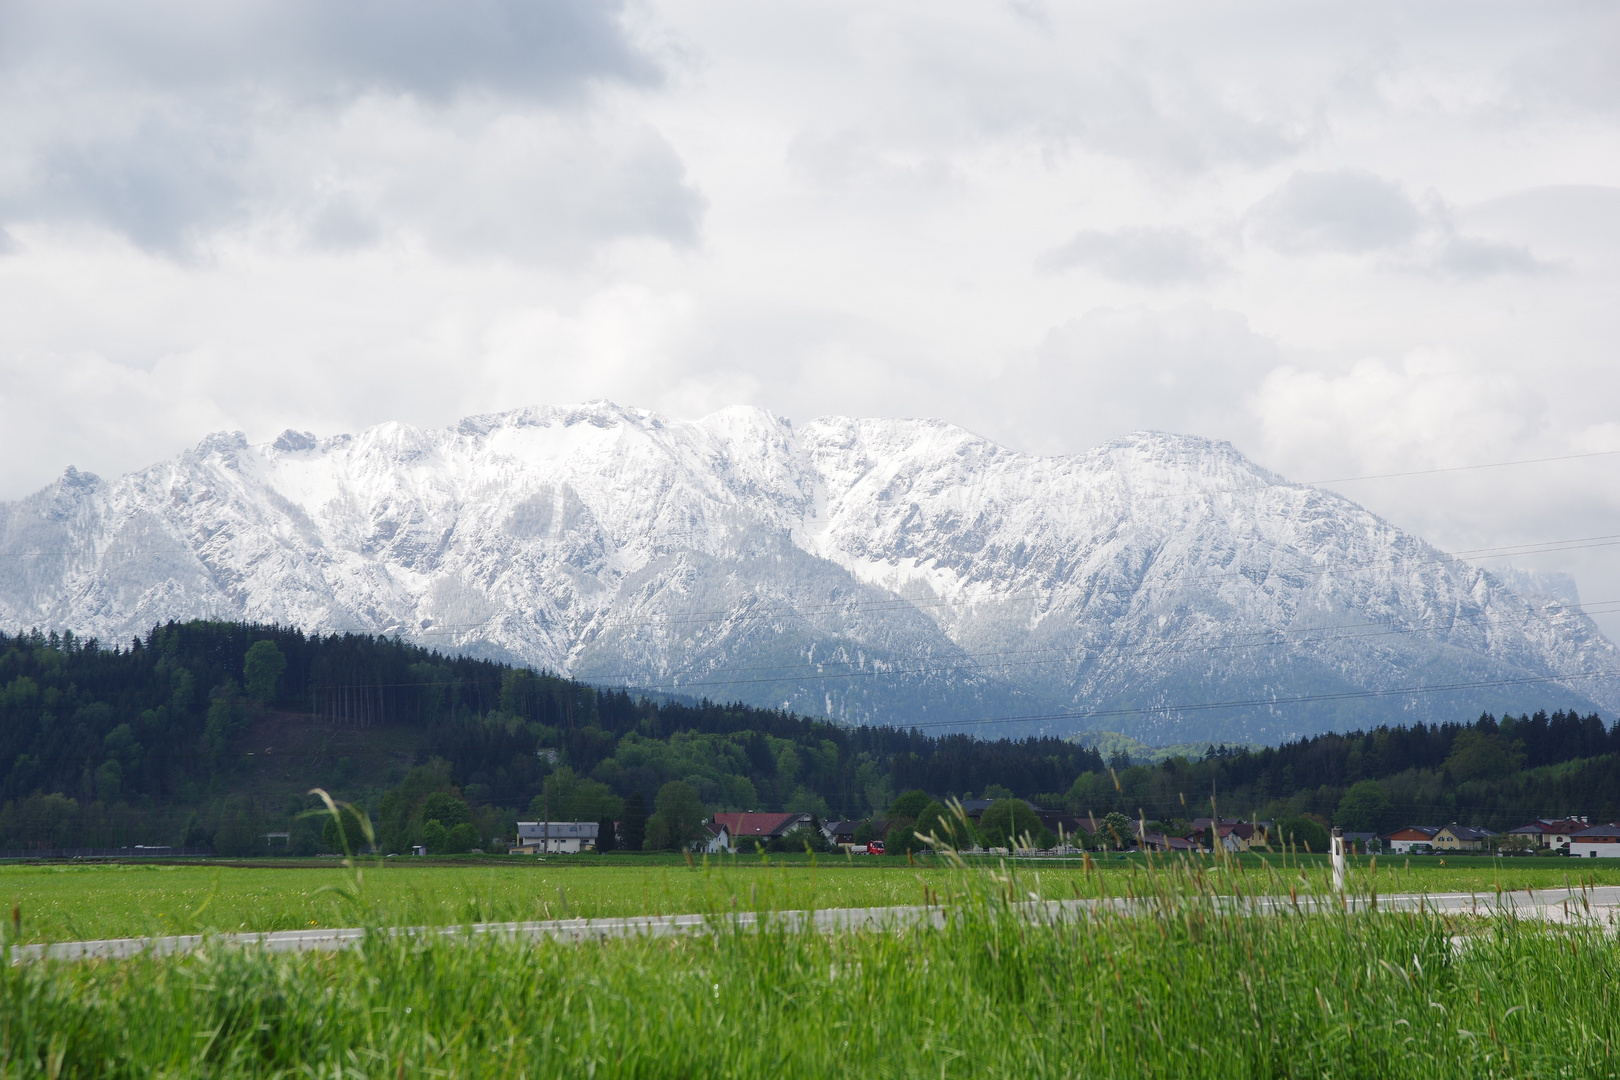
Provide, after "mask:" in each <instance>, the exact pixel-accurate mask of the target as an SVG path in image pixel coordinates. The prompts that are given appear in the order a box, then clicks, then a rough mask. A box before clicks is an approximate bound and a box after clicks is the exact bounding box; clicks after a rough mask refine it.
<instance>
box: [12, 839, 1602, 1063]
mask: <svg viewBox="0 0 1620 1080" xmlns="http://www.w3.org/2000/svg"><path fill="white" fill-rule="evenodd" d="M1246 881H1247V882H1248V883H1249V884H1253V883H1254V882H1253V876H1252V875H1251V876H1250V877H1249V878H1247V879H1244V878H1238V877H1229V876H1226V874H1224V873H1222V872H1220V871H1214V872H1195V871H1192V870H1190V869H1184V870H1182V871H1173V872H1164V871H1160V872H1155V874H1154V875H1153V876H1152V877H1143V878H1139V879H1138V884H1139V885H1141V886H1143V887H1144V888H1145V889H1146V891H1148V892H1149V893H1150V894H1153V895H1156V896H1157V897H1158V899H1159V903H1160V905H1161V906H1160V907H1159V908H1158V911H1157V914H1154V915H1136V916H1123V915H1118V914H1105V915H1100V916H1097V917H1095V918H1093V919H1090V920H1088V921H1086V922H1082V923H1071V924H1066V925H1059V926H1034V925H1029V924H1028V923H1026V922H1024V921H1022V920H1021V919H1019V918H1018V917H1017V915H1016V913H1015V911H1014V910H1013V908H1012V906H1011V904H1012V903H1013V902H1014V901H1017V900H1019V899H1022V898H1024V897H1025V896H1027V895H1028V894H1029V893H1030V892H1032V891H1033V886H1034V881H1033V879H1032V878H1029V877H1027V876H1025V875H1023V874H1003V873H997V872H993V871H985V870H966V871H957V872H953V873H951V876H950V879H949V882H948V885H947V888H946V889H945V890H943V892H944V897H943V899H944V900H945V902H946V904H947V905H948V906H949V907H950V909H951V910H952V911H953V912H954V913H955V918H954V921H953V922H952V924H951V925H950V926H949V927H948V928H947V929H945V930H941V931H935V930H921V931H911V932H906V933H893V934H859V935H843V936H833V937H824V936H821V935H818V934H815V933H813V932H805V933H800V932H787V931H784V930H781V929H776V930H770V929H767V930H766V931H764V932H761V933H739V932H735V931H732V930H729V929H726V928H724V927H723V926H722V927H721V928H720V929H719V932H717V933H716V934H713V935H710V936H700V937H692V938H685V939H677V940H647V939H633V940H622V941H613V942H608V943H605V944H596V945H587V946H579V945H557V944H552V943H545V942H542V943H529V944H525V943H520V942H513V941H501V940H493V939H484V940H478V941H474V942H471V943H459V944H458V943H454V942H449V941H446V940H444V939H443V938H439V937H434V938H429V939H421V938H417V939H413V938H402V937H397V936H388V935H381V934H378V935H373V936H372V937H371V938H370V939H368V941H367V943H366V945H365V946H364V948H363V949H361V950H358V951H355V952H350V953H342V954H331V955H322V954H308V955H302V956H272V955H267V954H263V953H260V952H256V951H243V950H239V949H232V948H225V947H220V946H215V947H211V948H207V949H204V950H203V951H202V952H200V953H197V954H194V955H192V956H188V957H176V958H169V959H151V958H143V959H138V960H134V961H125V962H118V963H84V964H77V965H63V964H24V965H18V966H15V967H13V966H11V965H0V1074H3V1075H4V1076H7V1077H21V1076H34V1075H45V1076H108V1077H123V1076H281V1075H285V1076H291V1075H312V1076H313V1075H320V1076H376V1077H401V1076H412V1077H415V1076H447V1075H448V1076H458V1077H482V1076H502V1077H506V1076H514V1077H515V1076H533V1077H550V1076H559V1077H562V1076H567V1077H575V1076H611V1077H619V1076H628V1077H669V1076H693V1077H696V1076H704V1077H710V1076H713V1077H739V1078H741V1077H748V1078H755V1077H761V1076H771V1077H784V1078H785V1077H801V1076H802V1077H825V1076H851V1077H855V1076H859V1077H912V1076H915V1077H925V1076H926V1077H940V1076H945V1077H952V1076H960V1077H983V1076H993V1077H1162V1076H1174V1077H1414V1078H1422V1080H1444V1078H1449V1077H1497V1076H1501V1077H1564V1076H1568V1077H1604V1076H1614V1075H1616V1073H1617V1072H1620V1060H1617V1058H1616V1055H1615V1051H1616V1049H1617V1043H1620V991H1617V989H1616V987H1617V986H1620V943H1617V941H1616V939H1615V937H1614V936H1613V934H1612V933H1610V934H1605V933H1604V932H1602V931H1597V930H1581V929H1552V928H1547V927H1542V926H1538V925H1534V924H1526V923H1518V922H1515V921H1512V920H1510V919H1502V920H1495V921H1489V922H1482V923H1471V922H1466V921H1465V922H1457V921H1448V920H1445V919H1441V918H1438V917H1435V916H1432V915H1422V914H1411V913H1401V914H1393V913H1388V912H1372V913H1363V914H1355V915H1343V914H1340V915H1331V916H1322V915H1304V914H1295V913H1291V912H1290V913H1286V914H1283V915H1279V916H1275V917H1264V918H1262V917H1248V916H1243V915H1218V914H1214V913H1212V911H1211V910H1210V908H1209V906H1208V904H1207V898H1208V896H1209V894H1211V893H1221V894H1223V895H1230V894H1232V893H1234V892H1236V891H1239V890H1242V889H1243V888H1244V886H1245V882H1246ZM1274 884H1275V883H1274ZM1133 891H1136V890H1135V889H1134V888H1133ZM1268 891H1271V890H1268Z"/></svg>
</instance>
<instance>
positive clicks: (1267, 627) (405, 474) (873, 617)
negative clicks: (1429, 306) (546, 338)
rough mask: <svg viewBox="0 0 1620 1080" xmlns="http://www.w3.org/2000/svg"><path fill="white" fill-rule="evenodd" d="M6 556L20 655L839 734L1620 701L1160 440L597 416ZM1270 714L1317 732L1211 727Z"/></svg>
mask: <svg viewBox="0 0 1620 1080" xmlns="http://www.w3.org/2000/svg"><path fill="white" fill-rule="evenodd" d="M68 491H72V492H74V493H75V495H74V497H73V498H71V499H67V500H66V501H64V500H63V498H62V496H63V494H64V493H66V492H68ZM41 550H51V551H73V552H86V553H89V554H86V555H84V556H82V557H79V556H75V557H74V558H71V559H70V558H66V557H55V556H53V557H52V558H51V559H49V560H42V559H41V558H39V557H38V554H37V553H38V552H40V551H41ZM30 552H32V553H35V554H33V555H29V556H28V558H24V557H23V556H24V555H28V553H30ZM8 553H9V554H11V555H13V556H15V557H9V558H4V559H0V624H3V625H6V626H9V627H14V628H19V629H23V628H27V627H30V626H34V625H39V626H44V627H54V628H67V629H72V630H74V631H75V633H82V634H87V635H90V634H93V635H96V636H99V637H101V638H103V639H105V640H112V639H122V638H126V637H128V636H129V635H131V634H133V633H140V632H143V631H144V630H145V629H147V628H148V627H150V626H151V625H153V624H154V623H158V622H162V621H165V620H167V619H171V618H173V619H184V618H191V617H198V616H206V617H227V616H228V617H232V618H240V619H246V620H256V621H276V622H282V623H291V624H296V625H299V626H302V627H304V628H306V629H308V630H311V631H319V632H327V631H333V630H373V631H382V630H390V631H397V632H399V633H401V634H404V635H405V636H408V637H413V638H415V639H416V640H418V641H420V642H421V643H423V644H427V645H432V646H436V647H439V648H443V649H449V650H458V651H470V652H477V653H482V654H485V655H490V656H494V657H500V658H504V659H515V660H520V661H523V662H526V663H530V664H534V665H536V666H541V667H547V668H551V669H554V670H558V671H561V672H566V673H569V674H573V675H576V676H580V677H584V678H588V679H596V680H600V681H604V682H609V683H613V684H617V685H631V686H643V687H649V688H653V689H658V690H660V691H664V692H676V693H688V694H691V695H694V696H701V697H708V698H712V699H716V700H729V699H737V700H743V701H748V702H751V703H754V704H762V705H769V706H772V707H785V708H792V709H796V710H799V711H803V712H806V713H811V714H818V715H828V716H832V717H836V718H840V719H845V720H861V721H874V722H885V723H898V724H912V723H928V724H935V723H937V724H945V725H951V724H957V725H963V726H964V727H965V728H966V729H968V730H980V729H979V728H977V727H974V726H973V725H974V724H975V723H977V722H978V721H981V720H985V719H987V718H996V717H1010V716H1026V717H1029V716H1040V717H1046V719H1040V720H1033V719H1032V720H1029V721H1026V722H1022V727H1020V726H1019V725H1017V724H1014V725H1011V726H1008V725H1001V724H997V725H994V726H992V727H990V728H985V729H984V730H987V731H989V730H993V731H995V732H998V733H1001V732H1006V731H1017V730H1048V731H1053V732H1057V733H1064V732H1067V731H1072V730H1075V729H1077V728H1084V727H1088V726H1090V727H1094V726H1098V725H1101V726H1103V727H1106V728H1107V729H1108V730H1113V731H1124V732H1126V733H1127V734H1132V735H1134V736H1136V737H1140V738H1146V739H1149V740H1150V741H1153V740H1160V741H1163V740H1168V741H1172V742H1183V741H1188V740H1191V739H1204V738H1212V739H1219V740H1232V739H1244V740H1249V741H1264V740H1267V739H1273V738H1279V737H1284V736H1287V735H1291V734H1298V733H1302V732H1309V731H1315V730H1321V729H1323V728H1325V727H1331V726H1336V725H1339V724H1345V723H1360V724H1367V723H1372V722H1375V721H1376V720H1377V719H1378V718H1379V717H1384V716H1388V717H1390V718H1399V719H1402V720H1413V719H1419V718H1441V717H1453V718H1454V717H1456V716H1459V715H1462V713H1472V714H1476V715H1477V713H1478V712H1479V711H1480V706H1479V702H1478V697H1477V692H1467V693H1464V692H1453V693H1449V694H1448V693H1445V692H1436V693H1427V692H1425V693H1419V694H1409V695H1404V696H1402V695H1395V696H1391V697H1388V698H1383V697H1376V696H1375V697H1372V698H1361V697H1353V696H1350V697H1347V696H1346V695H1355V694H1363V693H1365V692H1368V691H1373V692H1375V693H1377V694H1382V693H1383V692H1384V691H1386V690H1389V689H1392V688H1401V687H1410V686H1416V685H1419V684H1427V685H1434V684H1437V683H1447V682H1454V683H1476V684H1477V683H1491V682H1492V681H1493V680H1494V681H1498V682H1501V684H1502V685H1501V686H1500V687H1498V688H1497V689H1494V690H1492V691H1491V697H1490V701H1491V704H1492V707H1494V708H1506V707H1519V706H1520V705H1522V706H1524V707H1531V708H1534V707H1538V706H1540V705H1546V706H1547V707H1549V708H1551V707H1555V706H1569V707H1574V708H1579V709H1582V710H1589V709H1594V708H1597V709H1604V710H1612V709H1613V708H1614V706H1615V705H1616V704H1617V703H1620V702H1617V701H1616V700H1615V696H1614V695H1613V694H1612V693H1611V691H1610V689H1609V688H1607V687H1604V686H1600V685H1594V684H1593V683H1592V681H1591V680H1587V681H1584V682H1571V683H1569V684H1568V685H1564V684H1561V683H1559V682H1558V681H1557V680H1558V677H1559V676H1560V674H1562V673H1568V672H1584V671H1591V670H1607V669H1609V668H1612V667H1613V666H1614V665H1615V664H1616V662H1620V657H1617V656H1616V655H1615V649H1614V646H1613V645H1611V644H1610V643H1609V642H1608V641H1607V640H1606V639H1604V638H1603V636H1602V635H1601V634H1600V633H1598V631H1597V630H1596V628H1595V627H1594V626H1592V624H1591V623H1590V621H1589V620H1586V619H1585V618H1584V617H1583V616H1580V615H1579V614H1578V612H1575V611H1573V610H1572V609H1571V608H1570V607H1569V606H1568V605H1566V604H1560V603H1556V602H1550V601H1548V600H1546V599H1538V598H1534V597H1532V598H1528V599H1527V598H1526V597H1525V596H1522V595H1520V594H1519V593H1518V592H1515V591H1514V589H1513V588H1512V587H1510V584H1513V583H1510V582H1509V581H1506V580H1504V579H1503V578H1502V577H1499V576H1494V575H1491V574H1486V573H1484V572H1482V571H1479V570H1476V569H1474V568H1473V567H1471V566H1468V565H1467V564H1465V563H1462V562H1460V561H1458V560H1455V559H1451V558H1448V557H1446V556H1444V555H1443V554H1442V553H1440V552H1437V551H1436V550H1435V549H1433V548H1432V547H1430V546H1428V545H1426V544H1424V543H1423V542H1422V541H1421V540H1419V539H1417V538H1415V537H1412V536H1409V535H1407V534H1405V533H1402V532H1401V531H1400V530H1398V529H1396V528H1395V527H1394V526H1392V525H1391V524H1389V523H1388V522H1385V521H1383V520H1382V519H1380V518H1378V517H1377V516H1375V515H1373V514H1370V513H1368V512H1367V511H1366V510H1364V509H1362V508H1361V507H1359V506H1356V505H1355V504H1354V503H1352V502H1350V501H1348V500H1346V499H1343V498H1342V497H1340V496H1338V495H1335V494H1333V493H1331V492H1323V491H1317V490H1315V489H1311V488H1302V487H1299V486H1297V485H1293V484H1289V483H1288V482H1287V481H1285V480H1283V479H1282V478H1280V477H1278V476H1276V475H1275V474H1272V473H1270V472H1269V471H1267V470H1266V469H1264V468H1262V467H1261V466H1259V465H1257V464H1255V463H1254V462H1252V461H1250V460H1249V459H1248V458H1246V457H1245V456H1244V455H1243V454H1241V453H1240V452H1239V451H1238V450H1237V449H1235V448H1234V447H1233V446H1232V445H1231V444H1229V443H1226V442H1221V441H1217V440H1211V439H1205V438H1200V437H1197V436H1192V435H1181V434H1175V433H1171V432H1159V431H1138V432H1132V433H1131V434H1129V435H1126V436H1123V437H1121V438H1119V439H1115V440H1113V441H1111V442H1109V443H1107V444H1105V445H1103V446H1099V447H1097V448H1095V449H1093V450H1090V451H1087V452H1085V453H1081V454H1075V455H1065V456H1051V457H1042V456H1036V455H1030V454H1024V453H1020V452H1017V451H1014V450H1011V449H1008V448H1006V447H1004V446H1001V445H999V444H997V443H995V442H993V441H991V440H989V439H985V438H983V437H981V436H978V435H975V434H973V433H972V432H970V431H968V430H966V429H964V428H961V427H958V426H955V425H952V424H949V423H946V422H944V421H940V420H935V419H928V418H921V419H918V418H884V417H875V418H873V417H869V418H851V417H839V416H832V417H821V418H818V419H815V420H810V421H807V422H805V423H804V424H802V425H797V426H796V425H794V424H792V423H790V422H789V421H787V420H786V419H785V418H782V417H778V416H776V415H775V414H773V413H771V412H770V411H768V410H765V409H759V408H754V407H749V406H739V407H734V408H727V409H721V410H718V411H716V412H713V413H710V414H708V415H707V416H704V417H702V418H701V419H698V420H691V421H688V420H678V419H672V418H670V417H668V416H665V415H663V414H660V413H656V412H653V411H650V410H644V409H635V408H629V407H625V406H621V405H618V404H615V403H613V402H607V401H590V402H583V403H580V404H575V405H566V406H535V407H530V408H523V409H516V410H511V411H507V412H500V413H487V414H480V415H476V416H470V417H467V418H466V419H464V420H462V421H460V422H459V423H458V424H456V425H454V426H452V427H449V428H435V429H423V428H417V427H414V426H412V425H409V424H403V423H386V424H379V425H375V426H373V427H370V428H367V429H365V430H363V431H361V432H360V433H358V434H357V435H353V436H348V435H340V436H332V437H328V438H325V439H318V438H317V437H316V436H315V435H314V434H313V433H310V432H300V431H293V430H288V431H285V432H283V433H282V434H281V435H280V436H278V437H277V438H276V439H275V440H274V441H273V442H270V443H266V444H260V445H257V446H250V445H248V443H247V442H246V439H245V438H244V437H243V436H242V435H241V434H240V433H220V434H217V435H212V436H209V437H208V438H207V439H204V440H202V442H201V443H199V444H198V445H197V446H196V447H194V448H192V449H190V450H188V451H186V452H184V453H182V454H180V455H178V456H177V457H176V458H175V459H173V460H171V461H168V462H162V463H159V464H157V465H154V466H152V467H150V468H148V469H145V470H141V471H139V472H135V473H131V474H129V475H126V476H123V477H121V478H119V479H117V480H115V481H111V482H108V481H101V480H98V479H96V478H94V477H91V476H90V474H87V473H79V472H77V471H76V470H69V472H68V473H65V474H64V477H63V479H62V481H59V482H58V484H57V485H55V486H54V488H53V489H48V491H47V492H42V493H41V494H40V495H39V496H35V497H32V498H31V499H25V500H22V501H20V502H17V503H12V504H8V505H4V506H0V555H6V554H8ZM103 553H104V554H103ZM30 560H31V561H30ZM1520 584H1522V586H1523V587H1524V588H1526V589H1530V588H1531V587H1532V584H1531V583H1528V579H1526V582H1525V583H1520ZM1550 589H1551V586H1539V585H1538V586H1535V590H1536V591H1547V590H1550ZM1525 680H1543V681H1525ZM1261 700H1265V701H1279V702H1280V701H1292V702H1293V704H1290V705H1286V706H1285V705H1280V704H1279V705H1276V706H1257V705H1247V706H1243V707H1241V708H1237V707H1233V708H1212V707H1211V706H1213V705H1217V704H1219V703H1221V702H1254V701H1261ZM1345 702H1361V703H1362V704H1361V705H1360V708H1361V709H1362V710H1363V711H1362V712H1359V713H1347V712H1346V711H1345V709H1346V708H1347V706H1346V705H1345ZM1368 710H1373V711H1375V715H1373V716H1371V717H1369V716H1368V715H1367V711H1368ZM1378 710H1382V711H1378Z"/></svg>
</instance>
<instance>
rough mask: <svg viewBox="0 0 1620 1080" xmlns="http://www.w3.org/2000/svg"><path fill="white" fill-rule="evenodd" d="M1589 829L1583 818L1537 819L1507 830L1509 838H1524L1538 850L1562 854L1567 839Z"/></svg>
mask: <svg viewBox="0 0 1620 1080" xmlns="http://www.w3.org/2000/svg"><path fill="white" fill-rule="evenodd" d="M1589 828H1591V825H1590V823H1588V822H1587V820H1586V819H1585V818H1584V817H1570V818H1537V819H1536V820H1534V821H1532V822H1531V823H1530V824H1528V825H1520V826H1519V827H1518V828H1517V829H1509V830H1508V832H1507V835H1509V836H1524V837H1528V838H1529V839H1530V842H1531V843H1533V844H1535V846H1536V847H1538V848H1543V849H1545V850H1549V851H1557V852H1562V851H1563V850H1564V849H1565V848H1567V847H1569V838H1570V837H1571V836H1573V835H1574V834H1576V833H1578V832H1584V831H1585V830H1586V829H1589Z"/></svg>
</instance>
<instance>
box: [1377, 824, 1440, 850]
mask: <svg viewBox="0 0 1620 1080" xmlns="http://www.w3.org/2000/svg"><path fill="white" fill-rule="evenodd" d="M1439 831H1440V826H1438V825H1406V826H1403V827H1402V828H1399V829H1396V830H1395V831H1394V832H1392V833H1385V834H1384V846H1385V847H1387V848H1388V849H1389V850H1390V851H1391V852H1393V853H1394V854H1396V855H1410V854H1412V852H1413V849H1414V848H1422V849H1423V850H1424V851H1432V850H1433V849H1434V835H1435V833H1437V832H1439Z"/></svg>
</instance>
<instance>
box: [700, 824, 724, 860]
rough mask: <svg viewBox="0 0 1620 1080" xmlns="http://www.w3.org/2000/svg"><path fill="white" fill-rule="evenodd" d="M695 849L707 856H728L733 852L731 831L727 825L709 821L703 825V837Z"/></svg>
mask: <svg viewBox="0 0 1620 1080" xmlns="http://www.w3.org/2000/svg"><path fill="white" fill-rule="evenodd" d="M693 846H694V847H698V848H700V849H701V850H702V851H703V852H704V853H705V854H707V855H727V854H730V853H731V851H732V843H731V830H730V829H728V828H726V826H725V825H723V824H720V823H717V822H713V821H709V822H705V823H704V825H703V835H702V837H700V838H699V839H698V842H697V844H695V845H693Z"/></svg>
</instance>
